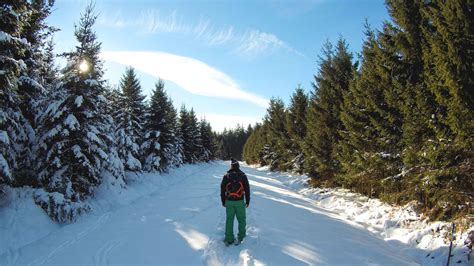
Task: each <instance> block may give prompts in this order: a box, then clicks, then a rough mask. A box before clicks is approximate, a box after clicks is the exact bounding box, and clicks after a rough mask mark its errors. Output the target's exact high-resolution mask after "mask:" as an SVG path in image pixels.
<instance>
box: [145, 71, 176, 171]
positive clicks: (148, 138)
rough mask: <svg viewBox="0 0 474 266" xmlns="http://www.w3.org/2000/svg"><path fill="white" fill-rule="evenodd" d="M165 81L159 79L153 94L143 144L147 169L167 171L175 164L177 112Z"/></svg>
mask: <svg viewBox="0 0 474 266" xmlns="http://www.w3.org/2000/svg"><path fill="white" fill-rule="evenodd" d="M164 86H165V84H164V82H163V81H162V80H159V81H158V83H157V84H156V85H155V90H154V91H153V94H152V96H151V101H150V105H149V107H148V111H147V113H148V116H147V121H146V123H145V132H146V133H145V139H144V142H143V145H142V149H143V150H144V155H145V160H144V169H145V170H147V171H166V170H167V169H168V168H169V167H170V166H173V165H175V163H174V162H173V161H175V160H174V159H173V157H174V156H175V154H174V149H175V146H176V140H175V138H176V136H175V124H176V112H175V111H174V107H173V104H172V103H171V100H170V99H169V97H168V96H167V95H166V92H165V89H164Z"/></svg>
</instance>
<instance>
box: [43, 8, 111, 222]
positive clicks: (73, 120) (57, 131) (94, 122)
mask: <svg viewBox="0 0 474 266" xmlns="http://www.w3.org/2000/svg"><path fill="white" fill-rule="evenodd" d="M96 18H97V16H96V15H95V14H94V12H93V7H92V6H91V5H89V6H88V7H87V8H86V10H85V12H84V13H83V14H82V16H81V20H80V22H79V26H78V27H76V30H75V33H74V35H75V37H76V39H77V41H78V43H79V44H78V46H77V47H76V49H75V50H74V51H72V52H70V53H67V54H65V56H66V57H67V60H68V64H67V66H66V67H65V68H64V70H63V77H62V78H61V83H60V86H59V87H58V88H57V89H56V90H54V91H53V92H52V94H51V96H50V105H49V106H48V108H47V109H46V111H45V112H44V113H43V114H42V117H41V124H42V126H41V128H40V133H41V139H40V149H39V159H40V162H39V166H40V167H39V168H40V173H39V177H40V180H41V182H42V184H43V186H44V189H45V190H46V193H43V194H38V195H37V196H36V198H35V200H36V202H37V204H39V205H40V206H41V207H42V208H43V209H44V210H45V211H46V212H47V213H48V214H49V215H50V216H51V217H52V218H53V219H54V220H56V221H60V222H64V221H68V220H69V221H70V220H74V219H75V217H76V216H77V215H79V214H80V213H82V212H84V211H87V210H88V207H87V206H86V205H84V204H83V203H82V201H83V200H84V199H85V198H87V197H89V196H91V195H93V191H94V188H95V187H96V186H98V185H99V184H100V183H101V173H102V171H103V170H105V169H106V168H107V166H108V165H109V162H108V160H109V156H108V151H109V149H108V147H107V139H108V133H109V132H107V130H108V126H107V125H108V123H109V122H110V119H109V118H108V117H107V115H106V113H105V105H106V99H105V97H104V94H105V92H104V81H103V79H102V76H103V70H102V62H101V61H100V59H99V53H100V47H101V44H100V42H98V41H97V36H96V34H95V33H94V31H93V29H92V27H93V25H94V22H95V20H96Z"/></svg>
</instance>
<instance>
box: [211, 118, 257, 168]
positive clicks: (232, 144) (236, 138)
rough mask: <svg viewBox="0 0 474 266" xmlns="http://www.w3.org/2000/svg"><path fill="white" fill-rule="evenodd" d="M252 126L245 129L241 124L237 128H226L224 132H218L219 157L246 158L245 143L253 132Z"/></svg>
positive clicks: (224, 158)
mask: <svg viewBox="0 0 474 266" xmlns="http://www.w3.org/2000/svg"><path fill="white" fill-rule="evenodd" d="M252 130H253V129H252V126H250V125H249V126H248V127H247V130H245V129H244V128H243V127H242V126H241V125H237V127H236V128H235V129H224V131H223V132H222V133H218V134H216V136H215V138H216V142H217V143H216V145H217V157H218V158H220V159H222V160H230V158H234V159H236V160H242V159H244V156H243V149H244V145H245V143H246V141H247V139H248V137H249V136H250V134H251V132H252Z"/></svg>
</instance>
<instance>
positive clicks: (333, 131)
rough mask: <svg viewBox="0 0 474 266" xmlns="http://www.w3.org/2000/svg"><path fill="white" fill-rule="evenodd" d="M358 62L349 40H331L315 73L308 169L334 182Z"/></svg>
mask: <svg viewBox="0 0 474 266" xmlns="http://www.w3.org/2000/svg"><path fill="white" fill-rule="evenodd" d="M353 71H354V65H353V63H352V54H351V53H349V52H348V48H347V44H346V42H345V41H344V40H343V39H342V38H341V39H339V41H338V43H337V46H336V49H335V50H334V49H333V47H332V45H331V44H330V43H329V42H328V43H327V44H326V45H325V47H324V48H323V57H322V58H321V65H320V71H319V73H318V74H317V75H316V76H315V83H314V84H313V86H314V92H313V95H312V98H311V101H310V107H309V109H308V110H309V113H308V120H307V128H308V134H307V138H306V143H305V147H306V153H307V154H306V156H305V158H307V160H306V166H305V169H306V171H307V172H308V173H310V174H311V175H312V176H314V177H317V178H322V179H323V180H328V181H330V182H333V181H334V180H331V179H333V177H334V176H335V175H337V174H338V173H339V172H340V170H341V166H340V162H339V160H338V157H339V155H338V153H339V150H338V147H339V146H338V144H339V142H340V140H341V136H340V132H341V131H342V130H343V124H342V121H341V119H340V112H341V105H342V100H343V94H344V93H345V92H346V91H347V90H348V88H349V83H350V81H351V80H352V76H353Z"/></svg>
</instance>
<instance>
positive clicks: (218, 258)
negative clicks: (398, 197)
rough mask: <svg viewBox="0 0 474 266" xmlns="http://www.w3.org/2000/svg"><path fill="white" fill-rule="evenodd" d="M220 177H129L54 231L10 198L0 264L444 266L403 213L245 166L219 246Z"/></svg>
mask: <svg viewBox="0 0 474 266" xmlns="http://www.w3.org/2000/svg"><path fill="white" fill-rule="evenodd" d="M227 169H228V162H216V163H210V164H197V165H185V166H183V167H181V168H178V169H174V170H171V171H170V173H169V174H163V175H159V174H141V175H135V174H130V173H129V178H131V179H132V178H133V179H134V181H133V182H131V183H130V184H128V186H127V187H126V188H122V187H121V186H120V184H116V185H113V184H112V182H104V184H103V185H102V186H101V187H100V188H99V191H97V197H96V198H95V199H93V200H91V205H92V208H93V213H92V214H89V215H86V216H84V217H82V218H81V219H79V221H77V222H76V223H74V224H69V225H63V226H59V225H56V224H54V223H53V222H51V220H50V219H49V218H48V217H47V216H46V215H45V214H44V212H43V211H42V210H41V209H40V208H38V207H36V205H34V202H33V200H32V199H31V194H32V193H33V191H32V189H16V190H10V191H9V193H8V197H7V198H6V199H2V201H1V205H2V206H1V208H0V235H1V237H0V238H1V239H2V241H0V265H117V264H120V265H138V264H147V265H170V264H181V265H200V264H204V265H304V264H309V265H334V264H338V265H340V264H346V265H369V264H370V265H416V264H425V265H445V264H446V259H447V250H448V246H447V245H446V244H445V243H443V242H442V237H435V236H434V235H433V234H432V233H431V231H432V230H434V229H439V230H438V231H439V232H438V233H437V234H436V235H442V233H443V230H444V231H446V230H447V225H446V224H442V223H435V224H424V223H422V222H416V220H419V217H416V215H415V214H414V213H413V212H410V210H409V209H393V208H390V207H388V206H386V205H384V204H381V203H380V202H378V201H376V200H367V199H366V198H363V197H360V196H357V195H355V194H351V193H348V192H344V191H341V190H334V191H321V190H317V189H309V188H306V187H305V179H306V178H305V177H304V176H291V175H287V174H279V173H275V172H270V171H268V170H267V169H265V168H252V167H249V166H243V167H242V170H243V171H244V172H246V173H247V175H248V177H249V180H250V186H251V191H252V194H251V195H252V196H251V203H250V207H249V209H247V232H248V236H247V238H246V239H245V241H244V243H243V244H242V245H241V246H237V247H235V246H231V247H225V246H224V244H223V243H222V240H223V237H224V223H225V209H224V208H223V207H222V206H221V204H220V198H219V184H220V181H221V178H222V175H223V173H224V172H225V171H226V170H227ZM13 198H17V199H15V200H12V199H13ZM18 198H20V199H18ZM409 220H415V222H413V221H412V222H410V225H408V226H405V225H406V224H408V223H407V221H409ZM408 228H409V229H408ZM435 231H436V230H435ZM465 237H466V235H463V236H458V241H457V243H458V245H457V246H456V249H455V252H454V253H455V256H454V257H453V258H452V260H451V261H452V265H455V264H456V265H467V264H468V262H467V253H466V252H467V249H466V248H462V246H463V245H462V241H463V239H464V238H465ZM417 243H419V244H417ZM458 261H459V263H456V262H458Z"/></svg>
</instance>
